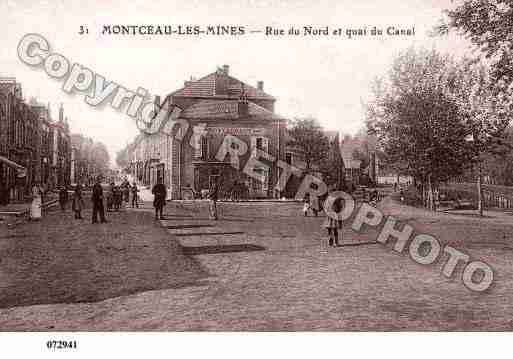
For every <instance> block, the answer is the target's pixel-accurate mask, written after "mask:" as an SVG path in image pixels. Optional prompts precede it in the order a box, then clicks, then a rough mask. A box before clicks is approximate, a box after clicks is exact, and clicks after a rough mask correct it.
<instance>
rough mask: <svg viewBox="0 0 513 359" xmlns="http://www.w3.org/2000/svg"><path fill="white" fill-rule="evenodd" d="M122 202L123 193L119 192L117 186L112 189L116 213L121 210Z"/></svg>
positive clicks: (119, 189)
mask: <svg viewBox="0 0 513 359" xmlns="http://www.w3.org/2000/svg"><path fill="white" fill-rule="evenodd" d="M122 202H123V193H122V192H121V188H119V186H115V187H114V209H115V210H116V212H118V211H119V209H120V208H121V203H122Z"/></svg>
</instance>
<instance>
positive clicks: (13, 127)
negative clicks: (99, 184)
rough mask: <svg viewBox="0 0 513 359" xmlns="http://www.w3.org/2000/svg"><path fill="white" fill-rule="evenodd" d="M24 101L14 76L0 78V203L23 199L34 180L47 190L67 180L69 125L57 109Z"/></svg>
mask: <svg viewBox="0 0 513 359" xmlns="http://www.w3.org/2000/svg"><path fill="white" fill-rule="evenodd" d="M60 115H61V116H60V120H59V122H57V123H54V122H52V120H51V118H50V113H49V107H45V106H44V105H40V104H38V103H37V101H35V100H31V101H30V102H29V103H26V102H25V101H24V99H23V96H22V88H21V84H20V83H18V82H17V81H16V79H15V78H10V77H4V78H0V204H7V203H9V202H10V201H23V200H24V199H25V197H26V196H27V195H29V194H30V189H31V187H32V186H33V184H34V183H35V182H40V183H41V184H43V185H45V186H46V188H47V189H53V188H55V186H57V185H63V184H68V183H69V169H70V160H71V158H70V155H71V148H70V141H69V128H68V126H67V123H66V121H65V120H64V119H63V111H62V109H61V111H60Z"/></svg>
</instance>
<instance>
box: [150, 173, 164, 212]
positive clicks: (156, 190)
mask: <svg viewBox="0 0 513 359" xmlns="http://www.w3.org/2000/svg"><path fill="white" fill-rule="evenodd" d="M151 193H153V195H154V196H155V197H154V199H153V206H154V207H155V219H159V218H160V219H164V215H163V214H162V212H163V211H164V206H165V204H166V197H167V189H166V186H165V185H164V184H163V183H162V180H161V179H158V182H157V184H156V185H155V186H153V189H152V190H151Z"/></svg>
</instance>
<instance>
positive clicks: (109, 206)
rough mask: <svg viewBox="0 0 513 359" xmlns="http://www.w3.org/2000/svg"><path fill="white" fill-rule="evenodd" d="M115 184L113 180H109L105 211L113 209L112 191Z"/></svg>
mask: <svg viewBox="0 0 513 359" xmlns="http://www.w3.org/2000/svg"><path fill="white" fill-rule="evenodd" d="M115 187H116V185H115V184H114V182H111V184H110V187H109V191H108V192H107V212H110V211H112V210H113V209H114V191H115Z"/></svg>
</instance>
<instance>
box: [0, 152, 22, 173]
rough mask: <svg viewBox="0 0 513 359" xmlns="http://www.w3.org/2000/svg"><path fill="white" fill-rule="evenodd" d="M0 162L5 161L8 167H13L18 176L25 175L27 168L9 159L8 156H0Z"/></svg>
mask: <svg viewBox="0 0 513 359" xmlns="http://www.w3.org/2000/svg"><path fill="white" fill-rule="evenodd" d="M0 162H2V163H5V164H6V165H7V166H9V167H12V168H15V169H16V171H17V175H18V177H19V178H22V177H25V176H26V175H27V169H26V168H25V167H23V166H21V165H19V164H17V163H16V162H13V161H11V160H10V159H8V158H5V157H3V156H0Z"/></svg>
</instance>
